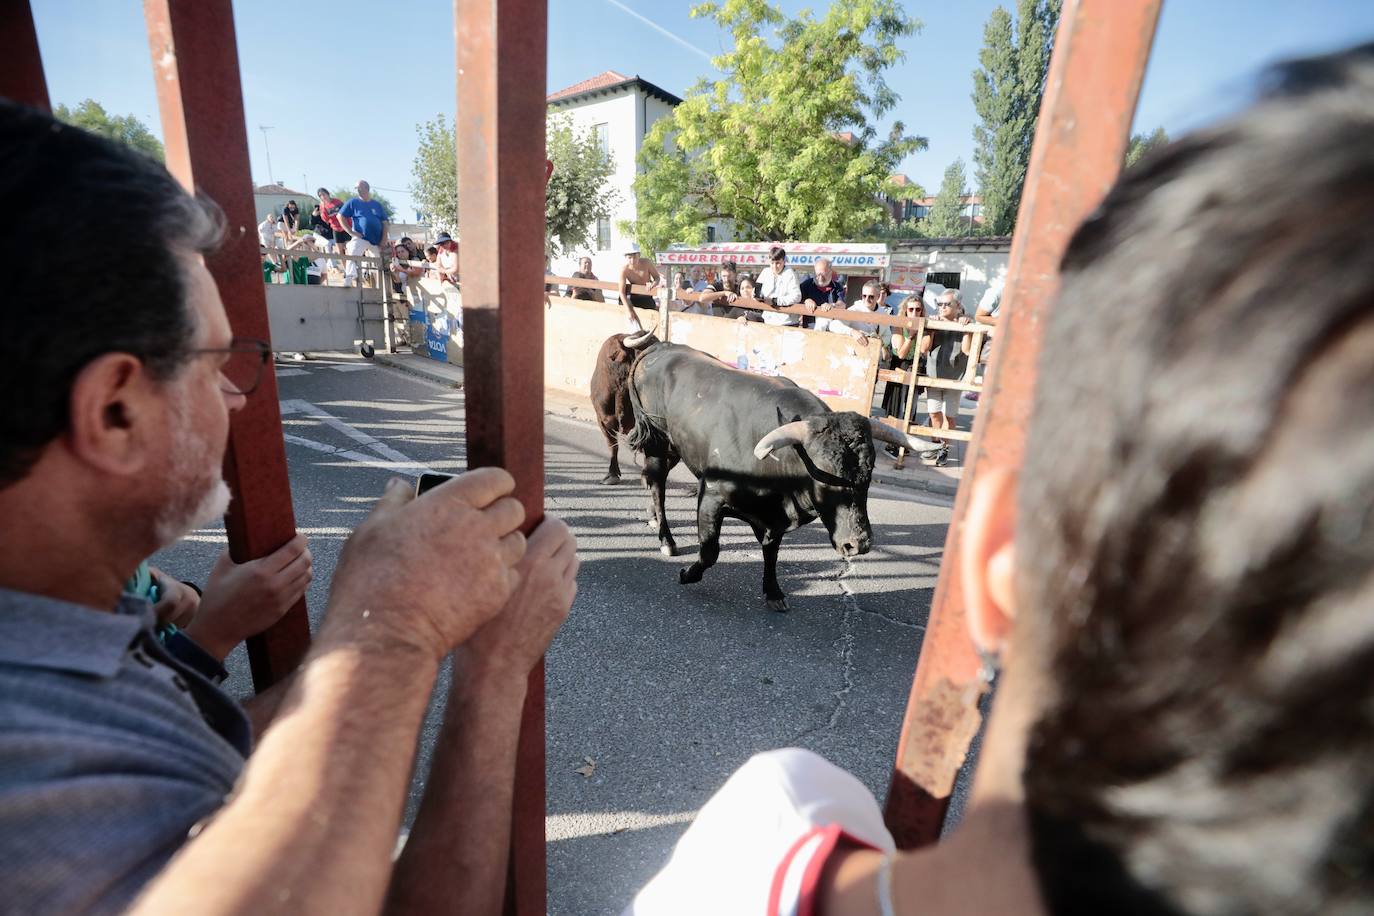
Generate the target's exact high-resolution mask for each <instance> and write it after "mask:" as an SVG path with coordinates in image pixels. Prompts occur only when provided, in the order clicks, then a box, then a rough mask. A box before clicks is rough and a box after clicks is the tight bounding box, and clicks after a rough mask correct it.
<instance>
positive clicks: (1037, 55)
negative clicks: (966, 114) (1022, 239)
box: [973, 0, 1061, 235]
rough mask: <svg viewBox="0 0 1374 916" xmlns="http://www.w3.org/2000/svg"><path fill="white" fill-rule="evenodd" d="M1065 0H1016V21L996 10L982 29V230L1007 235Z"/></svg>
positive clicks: (977, 152)
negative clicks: (1061, 8) (1061, 6)
mask: <svg viewBox="0 0 1374 916" xmlns="http://www.w3.org/2000/svg"><path fill="white" fill-rule="evenodd" d="M1060 3H1061V0H1017V4H1016V22H1015V23H1014V24H1013V22H1012V17H1011V13H1009V12H1008V11H1007V10H1006V9H1005V8H1003V7H1000V6H999V7H998V8H997V9H995V10H993V11H992V15H990V16H989V17H988V21H987V25H986V26H985V27H984V29H983V48H982V50H981V51H979V52H978V63H979V67H978V69H977V70H975V71H974V72H973V107H974V110H975V111H976V112H977V113H978V118H979V123H978V124H977V125H976V126H975V127H974V129H973V140H974V151H973V164H974V176H975V177H976V178H977V180H978V187H979V191H980V193H981V194H982V197H983V219H984V223H983V225H984V230H985V231H986V232H988V233H991V234H993V235H1009V234H1010V233H1011V231H1012V230H1013V229H1014V228H1015V225H1016V210H1017V208H1018V207H1019V206H1020V204H1021V189H1022V187H1023V186H1024V185H1025V182H1026V170H1027V168H1028V166H1029V165H1030V152H1031V143H1032V142H1033V141H1034V139H1035V123H1036V121H1037V119H1038V118H1039V116H1040V99H1041V97H1042V96H1043V95H1044V91H1045V77H1046V76H1047V75H1048V73H1049V64H1050V52H1051V51H1052V50H1053V46H1054V33H1055V29H1056V28H1057V27H1058V25H1059V9H1060Z"/></svg>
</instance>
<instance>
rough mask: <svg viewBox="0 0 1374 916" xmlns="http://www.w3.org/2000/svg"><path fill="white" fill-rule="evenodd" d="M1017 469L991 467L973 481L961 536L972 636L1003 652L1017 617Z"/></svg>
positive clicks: (962, 575) (966, 609)
mask: <svg viewBox="0 0 1374 916" xmlns="http://www.w3.org/2000/svg"><path fill="white" fill-rule="evenodd" d="M1015 530H1016V475H1015V474H1014V473H1012V472H1010V471H1001V470H998V471H989V472H985V473H983V474H980V475H979V476H978V477H977V478H976V479H975V480H974V482H973V493H972V496H971V498H970V499H969V504H968V511H967V513H966V514H965V516H964V523H963V530H962V531H961V533H960V539H959V576H960V585H961V586H962V588H963V593H964V613H965V616H966V619H967V621H968V629H969V637H970V638H971V639H972V640H973V643H974V645H976V646H977V647H978V648H979V649H980V650H982V651H984V652H990V653H994V654H1000V653H1001V652H1002V651H1003V650H1004V649H1005V648H1006V644H1007V639H1008V637H1009V636H1010V635H1011V627H1012V621H1013V620H1015V618H1016V607H1015V589H1014V586H1013V581H1014V579H1015V571H1016V547H1015V542H1014V540H1015Z"/></svg>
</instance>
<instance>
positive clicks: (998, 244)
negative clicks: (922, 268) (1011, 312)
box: [888, 235, 1011, 315]
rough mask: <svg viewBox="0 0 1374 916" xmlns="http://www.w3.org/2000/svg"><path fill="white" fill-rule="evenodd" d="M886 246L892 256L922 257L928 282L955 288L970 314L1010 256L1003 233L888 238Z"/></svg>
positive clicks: (999, 276) (999, 277) (1002, 274)
mask: <svg viewBox="0 0 1374 916" xmlns="http://www.w3.org/2000/svg"><path fill="white" fill-rule="evenodd" d="M888 248H889V249H890V250H891V252H892V254H893V256H894V257H899V256H901V257H912V258H915V259H918V260H919V259H922V258H924V259H925V262H926V280H927V282H930V283H939V284H941V285H942V286H945V287H947V288H952V289H958V290H959V292H960V293H961V294H962V296H963V300H964V308H965V309H966V310H967V311H968V313H969V314H970V315H972V314H973V310H974V308H975V307H976V306H977V305H978V300H979V299H981V298H982V297H983V293H984V292H986V291H987V288H988V286H990V285H991V284H992V283H994V282H997V281H999V280H1005V279H1006V276H1007V267H1008V264H1009V262H1010V260H1011V237H1010V236H1005V235H1001V236H991V235H973V236H962V237H960V238H948V239H910V240H903V241H896V242H889V243H888ZM932 255H933V256H934V257H932Z"/></svg>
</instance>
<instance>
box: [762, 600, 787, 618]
mask: <svg viewBox="0 0 1374 916" xmlns="http://www.w3.org/2000/svg"><path fill="white" fill-rule="evenodd" d="M764 603H766V604H767V605H768V610H770V611H777V612H778V613H779V614H786V613H787V611H788V608H787V599H786V598H765V599H764Z"/></svg>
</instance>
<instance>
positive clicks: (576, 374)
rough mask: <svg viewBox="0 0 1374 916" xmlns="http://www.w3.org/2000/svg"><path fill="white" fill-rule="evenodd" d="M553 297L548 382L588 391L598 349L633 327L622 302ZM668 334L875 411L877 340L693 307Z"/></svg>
mask: <svg viewBox="0 0 1374 916" xmlns="http://www.w3.org/2000/svg"><path fill="white" fill-rule="evenodd" d="M549 303H550V306H549V308H548V311H547V312H546V313H545V321H544V384H545V385H547V386H548V387H550V388H556V389H559V390H560V391H566V392H569V393H572V394H577V395H583V396H586V395H587V393H588V388H589V385H590V382H591V375H592V370H593V368H594V365H595V362H596V353H597V350H599V349H600V348H601V344H602V342H603V341H605V339H606V338H607V337H610V336H611V335H612V334H620V333H623V332H625V331H626V330H627V328H626V321H625V310H624V309H623V308H622V307H621V306H619V305H605V304H601V303H597V302H588V301H586V300H583V299H567V298H564V297H562V296H552V295H551V296H549ZM653 320H654V321H657V316H655V317H654V319H653ZM645 326H646V327H649V326H650V325H648V324H647V323H646V325H645ZM659 336H660V337H662V334H660V335H659ZM668 339H669V340H671V341H672V342H673V343H680V344H686V345H688V346H691V347H695V348H696V349H698V350H702V351H704V352H706V353H710V354H711V355H712V356H714V357H716V358H717V359H720V360H722V361H723V362H725V363H728V364H729V365H732V366H736V367H738V368H741V369H745V370H746V371H749V372H755V373H758V374H760V375H783V376H786V377H787V378H790V379H792V380H793V381H794V382H796V383H797V384H798V385H801V386H802V387H803V388H807V389H809V390H811V391H814V392H816V393H817V394H818V395H820V396H821V398H822V399H823V400H825V402H826V403H827V404H829V405H830V406H831V407H832V408H834V409H835V410H853V411H857V412H859V413H861V414H863V415H864V416H868V412H869V405H870V404H871V403H872V399H873V385H874V382H875V381H876V379H877V373H878V361H879V359H880V358H881V350H882V348H881V347H880V346H879V345H878V343H877V341H872V342H870V344H869V346H867V347H861V346H859V345H857V344H856V343H855V342H854V341H853V340H852V339H850V338H849V337H848V336H847V335H841V334H832V333H830V332H829V331H806V330H802V329H801V328H783V327H776V326H773V325H767V324H762V323H759V322H754V321H751V322H740V321H735V320H733V319H729V318H714V317H711V316H709V315H697V314H693V313H689V312H673V313H672V315H671V318H670V321H669V337H668Z"/></svg>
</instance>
